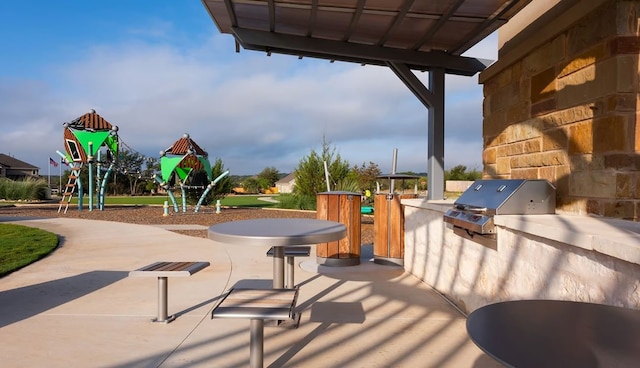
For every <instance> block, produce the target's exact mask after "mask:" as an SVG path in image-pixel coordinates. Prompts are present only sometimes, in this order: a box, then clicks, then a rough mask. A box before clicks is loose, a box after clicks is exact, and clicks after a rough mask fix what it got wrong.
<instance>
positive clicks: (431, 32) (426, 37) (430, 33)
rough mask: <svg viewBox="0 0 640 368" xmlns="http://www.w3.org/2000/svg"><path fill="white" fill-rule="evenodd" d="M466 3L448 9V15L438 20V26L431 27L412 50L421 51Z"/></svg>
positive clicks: (461, 0) (461, 2) (458, 2)
mask: <svg viewBox="0 0 640 368" xmlns="http://www.w3.org/2000/svg"><path fill="white" fill-rule="evenodd" d="M464 2H465V0H458V1H457V2H456V3H454V4H452V5H451V6H450V7H449V9H447V11H446V13H444V14H443V15H442V16H441V17H440V18H439V19H438V21H437V22H436V24H434V25H433V27H431V28H430V29H429V30H428V31H427V32H426V33H425V34H424V35H422V37H421V38H420V41H418V42H416V43H415V44H414V45H413V46H412V47H411V49H412V50H419V49H420V48H422V46H424V44H425V43H427V41H429V40H430V39H431V38H433V36H434V35H435V34H436V33H437V32H438V31H439V30H440V28H442V26H443V25H444V24H445V23H446V22H447V21H448V20H449V19H450V18H451V16H452V15H453V14H454V13H455V12H456V10H458V8H459V7H460V5H462V4H463V3H464Z"/></svg>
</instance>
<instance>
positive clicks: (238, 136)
mask: <svg viewBox="0 0 640 368" xmlns="http://www.w3.org/2000/svg"><path fill="white" fill-rule="evenodd" d="M496 44H497V42H496V38H495V36H491V37H490V38H488V39H487V40H485V41H483V42H482V43H481V44H479V45H477V46H476V47H474V48H473V49H471V50H469V52H467V55H469V56H474V57H479V58H487V59H494V60H495V59H496V55H497V46H496ZM0 49H1V50H2V57H0V126H1V127H2V133H1V135H0V153H5V154H9V155H11V156H14V157H16V158H18V159H20V160H23V161H26V162H28V163H30V164H33V165H35V166H38V167H40V168H41V173H43V174H45V175H46V173H47V170H48V169H49V167H48V161H49V157H53V158H56V154H55V151H56V150H61V151H62V150H63V146H62V137H63V136H62V134H63V128H62V124H63V123H64V122H65V121H70V120H73V119H75V118H77V117H79V116H81V115H83V114H84V113H86V112H87V111H89V110H90V109H95V110H96V112H97V113H98V114H100V115H101V116H102V117H104V118H105V119H107V120H108V121H109V122H110V123H111V124H113V125H117V126H118V127H119V136H120V139H121V141H122V142H124V144H125V145H126V146H128V147H130V148H131V149H133V150H135V151H137V152H140V153H142V154H144V155H146V156H151V157H158V156H159V151H160V150H163V149H166V148H167V147H169V146H170V145H171V144H172V143H173V142H174V141H176V140H177V139H178V138H180V137H182V135H183V134H184V133H188V134H190V136H191V137H192V138H193V139H194V140H195V141H196V142H197V143H198V144H199V145H200V146H201V147H203V148H204V149H205V150H207V151H208V152H209V156H210V159H211V160H214V159H215V158H221V159H222V161H223V163H224V165H225V168H227V169H230V170H231V172H232V173H233V174H237V175H246V174H256V173H259V172H260V171H262V169H264V168H265V167H275V168H277V169H278V170H279V171H280V172H283V173H288V172H291V171H292V170H293V169H295V167H296V166H297V164H298V162H299V161H300V159H301V158H303V157H304V156H306V155H308V154H309V153H310V152H311V150H312V149H315V150H316V151H318V150H319V149H320V148H321V144H322V139H323V136H324V137H325V139H326V140H327V141H328V142H330V143H331V145H332V146H334V147H335V148H336V152H337V153H339V154H340V156H341V157H342V158H343V159H345V160H347V161H349V162H350V163H351V165H352V166H353V165H361V164H362V163H366V164H368V163H369V162H374V163H376V164H378V165H379V166H380V168H381V169H382V171H383V172H389V171H390V169H391V164H392V162H391V161H392V157H393V150H394V149H395V148H397V149H398V165H397V168H398V170H399V171H414V172H424V171H426V166H427V158H426V155H427V110H426V108H425V107H424V106H422V105H421V104H420V103H419V101H418V100H417V98H415V96H413V95H412V94H411V93H410V92H409V90H408V89H407V88H406V87H405V86H404V84H402V82H401V81H400V80H399V79H398V78H397V77H396V76H395V75H394V74H393V73H392V72H391V71H390V70H388V69H386V68H382V67H373V66H365V67H363V66H360V65H358V64H348V63H339V62H336V63H329V62H327V61H325V60H314V59H307V58H305V59H302V60H298V59H297V58H296V57H292V56H284V55H272V56H270V57H267V56H266V55H265V54H263V53H258V52H254V51H246V50H241V51H240V53H236V52H235V47H234V41H233V38H232V37H231V36H230V35H226V34H224V35H223V34H220V33H219V32H218V29H217V28H216V26H215V24H214V23H213V21H212V20H211V19H210V17H209V14H208V13H207V11H206V10H205V8H204V6H203V5H202V3H201V2H200V1H199V0H189V1H187V0H182V1H175V0H154V1H150V0H136V1H128V0H110V1H95V0H57V1H41V0H21V1H11V2H7V3H6V4H3V10H2V11H1V12H0ZM426 75H427V74H426V73H419V74H418V77H419V78H420V79H422V80H423V81H426ZM446 98H447V101H446V104H447V106H446V111H445V125H446V127H445V167H446V168H450V167H453V166H455V165H458V164H463V165H466V166H467V167H468V168H469V169H474V168H476V169H480V170H481V169H482V166H481V163H482V160H481V157H482V156H481V152H482V86H480V85H478V77H477V75H476V76H474V77H456V76H447V79H446ZM50 169H51V170H52V173H54V172H55V170H57V169H54V168H50Z"/></svg>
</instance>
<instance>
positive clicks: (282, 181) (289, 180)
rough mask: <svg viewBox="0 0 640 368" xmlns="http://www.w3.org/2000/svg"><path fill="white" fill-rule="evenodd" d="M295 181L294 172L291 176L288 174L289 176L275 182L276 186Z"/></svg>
mask: <svg viewBox="0 0 640 368" xmlns="http://www.w3.org/2000/svg"><path fill="white" fill-rule="evenodd" d="M295 179H296V173H295V171H294V172H292V173H291V174H289V175H287V176H285V177H283V178H282V179H280V180H278V181H277V182H276V184H289V183H291V182H292V181H294V180H295Z"/></svg>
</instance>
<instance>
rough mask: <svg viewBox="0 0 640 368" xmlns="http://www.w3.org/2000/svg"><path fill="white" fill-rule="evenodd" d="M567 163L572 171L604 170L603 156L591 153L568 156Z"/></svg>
mask: <svg viewBox="0 0 640 368" xmlns="http://www.w3.org/2000/svg"><path fill="white" fill-rule="evenodd" d="M569 165H571V171H572V172H577V171H588V170H591V171H597V170H604V168H605V165H604V156H603V155H593V154H584V155H574V156H569Z"/></svg>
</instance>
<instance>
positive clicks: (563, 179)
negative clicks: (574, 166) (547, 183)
mask: <svg viewBox="0 0 640 368" xmlns="http://www.w3.org/2000/svg"><path fill="white" fill-rule="evenodd" d="M553 169H554V171H555V173H554V175H555V177H554V178H553V181H552V183H553V185H555V187H556V196H558V197H564V196H568V195H569V177H570V175H571V169H570V167H569V165H560V166H554V167H553Z"/></svg>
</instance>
